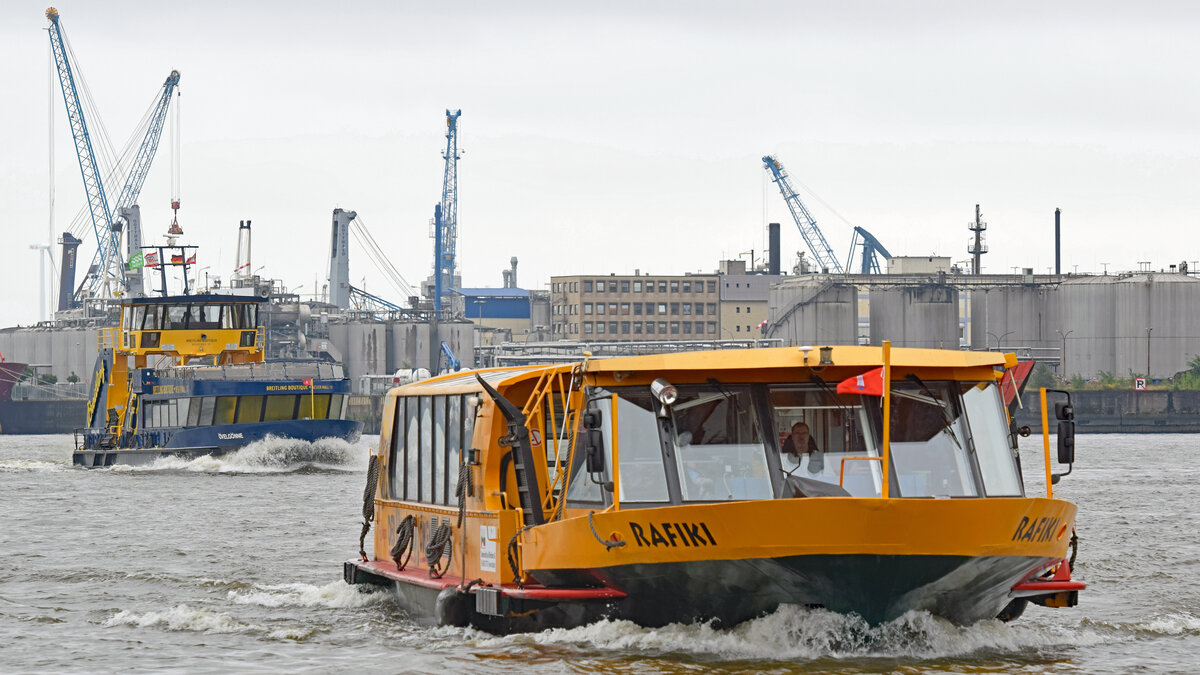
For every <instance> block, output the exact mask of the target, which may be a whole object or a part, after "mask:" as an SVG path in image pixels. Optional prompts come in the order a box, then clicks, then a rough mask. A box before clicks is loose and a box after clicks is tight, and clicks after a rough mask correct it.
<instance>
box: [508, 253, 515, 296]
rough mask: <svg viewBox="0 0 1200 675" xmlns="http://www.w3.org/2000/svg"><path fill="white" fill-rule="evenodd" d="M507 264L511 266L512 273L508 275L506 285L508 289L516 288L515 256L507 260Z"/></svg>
mask: <svg viewBox="0 0 1200 675" xmlns="http://www.w3.org/2000/svg"><path fill="white" fill-rule="evenodd" d="M508 264H509V265H512V272H511V273H510V274H509V277H508V283H509V284H510V285H509V288H516V287H517V256H515V255H514V256H513V257H512V258H509V260H508Z"/></svg>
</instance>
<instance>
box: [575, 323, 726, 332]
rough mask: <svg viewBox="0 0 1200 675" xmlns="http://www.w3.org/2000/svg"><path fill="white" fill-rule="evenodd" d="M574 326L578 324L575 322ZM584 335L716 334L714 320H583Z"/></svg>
mask: <svg viewBox="0 0 1200 675" xmlns="http://www.w3.org/2000/svg"><path fill="white" fill-rule="evenodd" d="M575 325H576V326H577V325H578V324H575ZM583 334H584V335H716V334H717V322H715V321H584V322H583Z"/></svg>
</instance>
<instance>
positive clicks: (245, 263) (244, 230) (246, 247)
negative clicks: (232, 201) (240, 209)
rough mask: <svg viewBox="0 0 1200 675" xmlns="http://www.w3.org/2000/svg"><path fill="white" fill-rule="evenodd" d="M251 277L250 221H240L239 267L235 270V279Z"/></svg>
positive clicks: (240, 279)
mask: <svg viewBox="0 0 1200 675" xmlns="http://www.w3.org/2000/svg"><path fill="white" fill-rule="evenodd" d="M249 278H250V221H248V220H240V221H238V248H237V267H236V268H235V269H234V270H233V280H234V281H244V280H246V279H249Z"/></svg>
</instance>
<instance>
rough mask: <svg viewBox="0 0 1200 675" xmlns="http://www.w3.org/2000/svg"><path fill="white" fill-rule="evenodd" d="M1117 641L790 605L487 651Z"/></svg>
mask: <svg viewBox="0 0 1200 675" xmlns="http://www.w3.org/2000/svg"><path fill="white" fill-rule="evenodd" d="M1105 641H1111V636H1106V635H1104V634H1102V633H1101V632H1100V631H1095V630H1078V629H1076V630H1069V631H1068V630H1066V629H1053V628H1047V627H1046V626H1033V625H1024V626H1022V625H1021V624H1019V623H1014V624H1005V623H1002V622H1000V621H998V620H993V621H983V622H980V623H977V624H975V625H972V626H957V625H955V624H952V623H950V622H949V621H946V620H944V619H941V618H938V617H934V616H932V615H930V614H928V613H926V612H908V613H907V614H905V615H904V616H901V617H899V618H897V619H895V620H893V621H890V622H888V623H885V624H882V625H879V626H870V625H868V624H867V623H866V622H865V621H863V620H862V619H861V618H859V617H858V616H854V615H845V614H837V613H835V612H830V611H827V610H821V609H816V610H808V609H804V608H801V607H797V606H792V605H784V606H782V607H780V608H779V609H778V610H777V611H775V612H773V613H772V614H770V615H767V616H765V617H761V618H758V619H754V620H751V621H747V622H745V623H742V624H739V625H738V626H735V627H733V628H730V629H716V628H713V627H712V626H711V625H710V624H686V625H685V624H671V625H668V626H664V627H662V628H643V627H641V626H638V625H636V624H633V623H631V622H628V621H599V622H596V623H593V624H590V625H588V626H583V627H580V628H571V629H551V630H547V631H544V632H542V633H536V634H530V635H512V636H506V637H499V638H489V639H484V640H481V641H480V642H479V643H477V644H478V645H479V646H481V647H501V648H504V647H512V646H517V645H520V644H528V643H530V642H532V643H535V644H541V645H555V646H561V647H579V648H583V649H586V650H589V651H591V650H618V651H627V652H637V653H646V654H669V653H686V654H692V655H700V656H704V657H708V658H714V659H722V660H724V659H736V660H741V659H751V660H758V659H770V660H813V659H820V658H834V659H844V658H863V657H881V658H894V657H908V658H913V657H916V658H944V657H956V656H963V655H966V654H971V653H975V652H980V651H1000V652H1014V653H1023V652H1027V651H1029V650H1030V649H1038V648H1042V647H1061V646H1064V645H1094V644H1100V643H1102V642H1105Z"/></svg>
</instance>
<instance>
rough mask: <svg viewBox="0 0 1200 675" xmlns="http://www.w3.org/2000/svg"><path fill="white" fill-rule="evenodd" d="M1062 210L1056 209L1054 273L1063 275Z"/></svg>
mask: <svg viewBox="0 0 1200 675" xmlns="http://www.w3.org/2000/svg"><path fill="white" fill-rule="evenodd" d="M1061 217H1062V210H1061V209H1054V273H1055V274H1058V275H1061V274H1062V221H1061Z"/></svg>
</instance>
